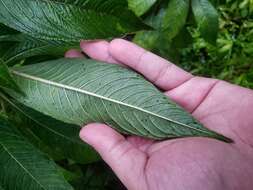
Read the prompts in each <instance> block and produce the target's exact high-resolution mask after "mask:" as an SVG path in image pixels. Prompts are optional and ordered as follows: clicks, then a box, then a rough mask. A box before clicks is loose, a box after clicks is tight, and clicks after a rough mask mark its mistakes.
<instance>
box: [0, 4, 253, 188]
mask: <svg viewBox="0 0 253 190" xmlns="http://www.w3.org/2000/svg"><path fill="white" fill-rule="evenodd" d="M138 2H139V3H140V4H138ZM143 2H145V3H144V4H142V3H143ZM168 2H169V5H168ZM173 2H174V3H175V2H176V4H177V3H178V2H179V1H176V0H170V1H166V0H147V1H144V0H143V1H141V0H140V1H136V0H129V7H130V8H131V9H133V11H134V12H135V13H136V14H137V15H138V16H139V17H140V18H141V19H142V20H144V21H145V23H147V24H148V25H151V26H152V27H153V28H155V30H154V31H140V32H137V33H136V34H130V35H126V36H125V37H126V38H127V39H130V40H133V41H134V42H135V43H137V44H139V45H141V46H143V47H144V48H146V49H148V50H150V51H153V52H154V53H156V54H158V55H160V56H162V57H164V58H166V59H169V60H171V61H172V62H174V63H175V64H177V65H179V66H181V67H183V68H184V69H186V70H188V71H190V72H192V73H193V74H195V75H201V76H205V77H214V78H219V79H223V80H226V81H229V82H232V83H235V84H238V85H241V86H244V87H248V88H253V63H252V61H253V1H252V0H243V1H242V0H211V1H210V2H211V3H212V5H213V6H214V7H215V9H216V10H217V13H218V16H219V25H217V32H218V33H217V40H216V29H215V23H214V24H213V26H212V28H211V32H210V31H209V34H212V35H214V36H212V35H208V36H207V37H205V36H203V32H202V31H201V30H203V29H202V28H201V27H202V26H201V25H199V24H198V23H196V20H194V18H193V17H194V16H193V15H194V14H193V13H192V12H190V13H189V14H188V13H187V14H186V15H184V14H183V15H181V16H180V17H175V16H176V14H177V12H173V11H172V10H173V9H170V6H171V3H172V4H173ZM181 2H190V1H181ZM185 6H187V5H186V4H180V6H179V7H180V8H182V10H183V9H184V8H185ZM168 9H169V11H168ZM173 14H174V15H173ZM173 16H174V17H173ZM166 18H169V19H166ZM179 19H181V20H186V24H183V25H180V22H179ZM209 24H210V23H209ZM0 26H1V28H4V30H1V33H0V56H1V57H2V59H4V60H5V61H6V63H7V64H8V66H13V65H16V66H17V65H23V64H32V63H36V62H39V61H42V60H48V59H52V58H57V57H61V56H62V55H63V53H64V51H66V50H67V49H69V48H72V47H78V44H76V43H63V42H60V41H51V42H48V41H43V40H35V39H34V38H30V37H29V36H22V34H20V33H19V32H17V31H16V30H13V29H10V28H7V27H5V26H4V25H0ZM171 26H173V27H171ZM174 26H176V27H174ZM175 28H176V29H175ZM207 30H209V29H208V27H207V28H206V29H205V32H207ZM168 34H169V35H168ZM14 47H15V48H14ZM38 47H39V48H38ZM59 47H60V48H59ZM9 48H10V49H9ZM38 49H39V51H38ZM21 50H22V51H21ZM38 52H39V53H38ZM52 52H53V53H52ZM28 55H29V56H28ZM0 79H1V77H0ZM2 84H4V83H3V82H2V81H1V85H2ZM10 84H12V83H8V82H7V85H10ZM14 88H16V87H14ZM13 104H14V105H15V106H13ZM0 105H1V107H0V108H1V110H0V115H1V121H2V120H4V121H6V120H8V121H9V122H11V125H12V126H14V128H15V130H16V129H18V131H19V132H20V133H21V134H22V136H24V137H25V138H26V140H27V141H29V143H31V144H33V146H34V147H37V148H38V149H40V151H41V152H43V154H45V155H46V156H47V157H48V158H50V159H51V160H53V161H54V162H55V163H56V164H57V165H56V167H57V168H58V169H57V170H58V171H59V172H60V173H61V174H63V175H64V178H65V180H66V181H68V182H69V183H70V184H71V185H72V186H73V187H74V188H75V189H77V190H82V189H89V190H90V189H91V190H93V189H94V190H95V189H99V190H103V189H108V190H109V189H110V190H112V189H124V187H123V186H122V184H121V183H120V182H119V180H118V179H117V178H116V177H115V175H114V174H113V173H112V171H111V170H110V169H109V168H108V166H106V164H105V163H104V162H103V161H100V159H99V158H98V156H97V155H96V154H95V153H94V152H90V153H89V155H86V157H85V158H84V160H82V159H81V160H79V159H78V157H79V156H80V155H83V152H82V151H83V149H82V148H84V147H81V148H80V149H78V150H76V146H77V145H76V144H78V143H79V142H78V140H77V139H78V128H76V129H73V130H72V131H71V132H70V134H72V136H67V133H68V134H69V131H65V132H66V133H64V130H63V131H62V134H63V135H66V137H67V138H69V139H71V140H70V141H71V142H69V143H70V144H69V145H68V147H67V148H69V147H72V148H73V147H75V148H73V149H74V150H72V152H71V151H63V149H64V148H63V147H64V146H66V144H64V143H65V142H64V140H62V139H60V138H59V137H57V136H53V135H51V136H49V133H48V132H47V131H46V130H45V131H44V132H43V126H45V125H47V127H48V128H50V129H51V130H55V131H57V129H56V128H55V126H58V125H63V124H62V123H58V125H57V122H58V121H52V123H54V124H55V126H50V124H49V123H50V122H48V121H51V118H44V117H45V116H41V115H39V113H31V112H32V111H31V110H29V109H28V110H27V108H24V107H22V106H21V105H18V104H16V103H15V102H12V100H10V99H9V98H8V96H6V95H5V94H4V93H2V92H1V98H0ZM19 110H22V112H21V113H20V111H19ZM24 113H26V114H29V115H31V116H32V117H26V114H24ZM38 115H39V116H38ZM42 118H43V121H42ZM38 121H42V122H40V123H39V124H38ZM46 121H47V122H46ZM36 129H39V130H36ZM38 131H40V132H38ZM45 134H46V135H45ZM0 135H1V130H0ZM0 138H1V136H0ZM47 138H51V139H54V138H59V139H57V141H50V142H46V139H47ZM0 143H1V142H0ZM86 149H87V147H85V150H86ZM86 151H88V152H89V151H91V150H86ZM78 153H80V154H78ZM86 153H87V152H86ZM74 154H77V155H74ZM0 159H1V158H0ZM0 166H1V161H0ZM17 172H18V171H17ZM4 175H7V174H6V173H3V170H0V189H1V188H2V187H1V186H4V187H5V188H3V189H11V188H10V186H9V185H6V184H4V183H2V182H3V180H2V179H3V176H4ZM8 175H9V174H8ZM4 180H6V179H4ZM9 180H10V179H9ZM7 181H8V179H7ZM13 183H16V181H15V180H14V182H13ZM16 189H22V187H21V186H18V184H17V186H16ZM58 189H60V188H58ZM66 189H68V188H66Z"/></svg>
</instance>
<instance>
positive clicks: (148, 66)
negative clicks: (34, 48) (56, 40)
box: [66, 39, 253, 190]
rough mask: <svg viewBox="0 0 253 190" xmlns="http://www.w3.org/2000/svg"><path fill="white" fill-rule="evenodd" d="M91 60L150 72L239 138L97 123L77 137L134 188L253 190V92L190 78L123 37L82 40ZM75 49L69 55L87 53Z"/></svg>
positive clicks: (205, 118) (210, 123) (205, 119)
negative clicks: (158, 137)
mask: <svg viewBox="0 0 253 190" xmlns="http://www.w3.org/2000/svg"><path fill="white" fill-rule="evenodd" d="M81 49H82V51H83V52H85V53H86V54H87V55H88V56H90V57H91V58H93V59H97V60H100V61H105V62H108V63H113V64H122V65H125V66H127V67H129V68H131V69H133V70H135V71H138V72H139V73H141V74H142V75H143V76H145V77H146V78H147V79H148V80H149V81H151V82H152V83H154V84H155V85H156V86H157V87H159V88H160V89H162V90H163V91H164V93H165V94H166V95H167V96H169V97H170V98H171V99H173V100H174V101H176V102H177V103H178V104H180V105H181V106H182V107H184V108H185V109H186V110H188V111H189V112H190V113H191V114H192V115H193V116H194V117H195V118H196V119H197V120H199V121H200V122H201V123H202V124H204V125H205V126H206V127H207V128H209V129H211V130H214V131H216V132H218V133H221V134H223V135H225V136H227V137H229V138H231V139H233V140H234V143H232V144H227V143H224V142H220V141H217V140H214V139H208V138H199V137H191V138H184V139H175V140H168V141H163V142H155V141H151V140H147V139H144V138H140V137H134V136H129V137H124V136H122V135H120V134H119V133H118V132H116V131H115V130H113V129H111V128H110V127H108V126H106V125H104V124H99V123H93V124H89V125H87V126H85V127H83V128H82V130H81V131H80V137H81V139H82V140H83V141H85V142H86V143H88V144H90V145H91V146H93V147H94V149H96V151H97V152H98V153H99V154H100V155H101V157H102V158H103V159H104V160H105V162H106V163H107V164H108V165H109V166H110V167H111V168H112V170H113V171H114V172H115V174H116V175H117V176H118V177H119V179H120V180H121V181H122V182H123V184H124V185H125V186H126V187H127V189H130V190H169V189H173V190H203V189H205V190H251V189H253V180H252V179H253V115H252V112H253V91H252V90H249V89H246V88H242V87H239V86H236V85H232V84H230V83H227V82H225V81H220V80H216V79H209V78H202V77H196V76H192V75H191V74H190V73H187V72H186V71H184V70H182V69H180V68H179V67H177V66H176V65H174V64H172V63H170V62H168V61H167V60H165V59H163V58H161V57H158V56H157V55H154V54H152V53H150V52H147V51H146V50H144V49H142V48H140V47H138V46H136V45H134V44H133V43H130V42H128V41H125V40H121V39H115V40H113V41H111V42H110V43H109V42H106V41H96V42H86V41H82V42H81ZM82 56H83V55H82V54H81V52H78V51H77V50H70V51H68V52H67V53H66V57H71V58H73V57H82Z"/></svg>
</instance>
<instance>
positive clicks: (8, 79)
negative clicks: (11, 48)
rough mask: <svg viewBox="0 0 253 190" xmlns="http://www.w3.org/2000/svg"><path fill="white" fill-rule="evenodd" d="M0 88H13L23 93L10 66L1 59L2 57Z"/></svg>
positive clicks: (0, 61) (0, 62)
mask: <svg viewBox="0 0 253 190" xmlns="http://www.w3.org/2000/svg"><path fill="white" fill-rule="evenodd" d="M0 88H3V89H11V90H15V91H16V92H19V93H21V90H20V88H19V87H18V86H17V84H16V83H15V81H14V80H13V78H12V76H11V74H10V73H9V70H8V67H7V66H6V65H5V63H4V62H3V61H2V60H1V59H0Z"/></svg>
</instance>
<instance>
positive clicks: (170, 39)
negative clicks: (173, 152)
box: [0, 0, 253, 190]
mask: <svg viewBox="0 0 253 190" xmlns="http://www.w3.org/2000/svg"><path fill="white" fill-rule="evenodd" d="M252 16H253V3H252V1H251V0H234V1H233V0H0V190H13V189H16V190H37V189H43V190H65V189H66V190H67V189H68V190H71V189H77V190H82V189H91V190H93V189H98V190H103V189H110V190H112V189H122V185H121V184H120V182H119V180H118V179H116V177H115V176H114V174H112V172H111V171H110V170H109V169H108V168H107V166H106V165H105V164H104V163H103V162H102V161H101V159H100V158H99V156H98V155H97V153H96V152H95V151H94V150H93V149H92V148H91V147H89V146H88V145H87V144H84V143H83V142H82V141H81V140H80V139H79V130H80V127H81V126H83V125H84V124H86V123H89V122H94V121H96V122H103V123H106V124H108V125H110V126H112V127H114V128H115V129H116V130H118V131H120V132H121V133H123V134H134V135H139V136H144V137H148V138H153V139H159V140H161V139H167V138H178V137H187V136H203V137H211V138H216V139H219V140H223V141H227V142H229V141H230V139H227V138H226V137H224V136H222V135H220V134H217V133H215V132H213V131H209V130H207V129H206V128H205V127H204V126H202V125H201V124H200V123H198V122H197V121H196V120H195V119H194V118H192V117H191V116H190V115H189V114H188V113H187V112H186V111H184V110H183V109H182V108H181V107H179V106H178V105H176V104H175V103H173V102H172V101H171V100H169V99H168V98H167V97H165V96H164V95H163V94H162V93H161V92H160V91H159V90H158V89H157V88H156V87H155V86H153V85H152V84H151V83H149V82H148V81H146V80H145V79H144V78H143V77H142V76H140V75H139V74H137V73H135V72H133V71H130V70H128V69H126V68H122V67H120V66H115V65H108V64H103V63H100V62H97V61H94V60H89V59H87V60H85V59H82V60H81V59H76V60H69V59H59V58H62V57H63V55H64V53H65V52H66V51H67V50H68V49H72V48H75V49H78V48H79V43H80V41H81V40H99V39H106V40H111V39H113V38H127V39H130V40H132V41H134V42H135V43H137V44H139V45H141V46H142V47H144V48H146V49H148V50H150V51H153V52H154V53H157V54H158V55H160V56H162V57H165V58H167V59H169V60H171V61H174V62H175V63H177V64H179V65H180V66H182V67H184V68H185V69H186V70H189V71H191V72H192V73H194V74H201V75H204V76H210V77H217V78H220V79H225V80H228V81H232V82H234V83H236V84H240V85H243V86H246V87H251V88H253V66H252V59H253V57H252V52H253V20H252ZM101 143H103V142H101Z"/></svg>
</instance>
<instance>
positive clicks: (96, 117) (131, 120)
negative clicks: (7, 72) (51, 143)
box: [10, 59, 229, 141]
mask: <svg viewBox="0 0 253 190" xmlns="http://www.w3.org/2000/svg"><path fill="white" fill-rule="evenodd" d="M13 74H14V76H15V79H16V81H17V83H18V84H19V85H20V87H21V88H22V90H23V91H24V92H25V93H26V96H20V95H15V94H14V93H10V94H11V95H12V96H13V97H15V98H16V99H17V100H18V101H20V102H21V103H23V104H25V105H27V106H29V107H32V108H34V109H36V110H38V111H41V112H43V113H45V114H47V115H51V116H52V117H54V118H56V119H58V120H61V121H64V122H66V123H73V124H77V125H80V126H82V125H84V124H87V123H90V122H104V123H106V124H108V125H110V126H112V127H114V128H116V129H117V130H119V131H121V132H122V133H125V134H134V135H140V136H144V137H150V138H155V139H166V138H173V137H185V136H206V137H214V138H218V139H221V140H225V141H229V140H228V139H227V138H225V137H223V136H222V135H219V134H217V133H215V132H212V131H210V130H208V129H206V128H204V127H203V126H202V125H201V124H199V123H198V122H197V121H196V120H195V119H194V118H193V117H191V116H190V115H189V114H188V113H187V112H185V111H184V110H183V109H182V108H181V107H179V106H178V105H176V104H175V103H173V102H172V101H171V100H169V99H168V98H167V97H166V96H165V95H163V93H161V92H160V91H158V90H157V89H156V88H155V87H154V86H153V85H152V84H151V83H149V82H147V81H146V80H144V78H143V77H141V76H140V75H139V74H136V73H135V72H132V71H130V70H128V69H125V68H122V67H121V66H117V65H110V64H104V63H100V62H96V61H93V60H85V59H60V60H56V61H49V62H44V63H41V64H35V65H30V66H25V67H20V68H14V69H13Z"/></svg>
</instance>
